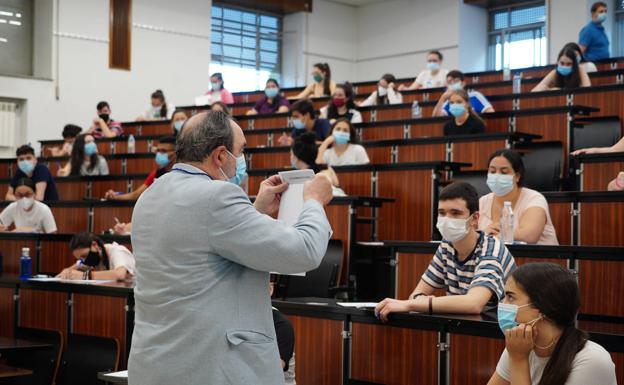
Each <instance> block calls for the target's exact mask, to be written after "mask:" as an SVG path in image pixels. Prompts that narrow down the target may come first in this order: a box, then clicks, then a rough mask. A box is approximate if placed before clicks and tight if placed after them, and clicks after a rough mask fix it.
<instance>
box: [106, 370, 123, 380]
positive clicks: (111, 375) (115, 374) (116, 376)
mask: <svg viewBox="0 0 624 385" xmlns="http://www.w3.org/2000/svg"><path fill="white" fill-rule="evenodd" d="M105 376H106V377H115V378H128V371H127V370H122V371H121V372H113V373H106V374H105Z"/></svg>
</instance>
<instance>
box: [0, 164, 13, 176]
mask: <svg viewBox="0 0 624 385" xmlns="http://www.w3.org/2000/svg"><path fill="white" fill-rule="evenodd" d="M12 167H13V163H7V162H1V163H0V178H10V177H11V175H10V172H9V170H11V169H12Z"/></svg>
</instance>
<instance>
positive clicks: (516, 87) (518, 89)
mask: <svg viewBox="0 0 624 385" xmlns="http://www.w3.org/2000/svg"><path fill="white" fill-rule="evenodd" d="M512 84H513V86H512V88H513V93H514V94H520V93H522V72H516V74H515V75H514V77H513V83H512Z"/></svg>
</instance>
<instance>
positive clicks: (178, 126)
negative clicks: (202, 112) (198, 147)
mask: <svg viewBox="0 0 624 385" xmlns="http://www.w3.org/2000/svg"><path fill="white" fill-rule="evenodd" d="M183 125H184V120H176V121H175V122H173V128H175V130H176V131H177V132H180V130H181V129H182V126H183Z"/></svg>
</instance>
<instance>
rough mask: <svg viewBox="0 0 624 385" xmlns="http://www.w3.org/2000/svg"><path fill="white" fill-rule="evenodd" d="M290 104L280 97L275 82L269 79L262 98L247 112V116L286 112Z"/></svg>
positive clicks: (277, 85)
mask: <svg viewBox="0 0 624 385" xmlns="http://www.w3.org/2000/svg"><path fill="white" fill-rule="evenodd" d="M289 108H290V102H289V101H288V99H286V98H285V97H284V96H282V95H280V88H279V84H278V83H277V80H275V79H269V80H267V81H266V86H265V88H264V97H263V98H262V99H260V100H258V101H257V102H256V104H255V105H254V107H253V108H252V109H251V110H249V111H247V115H257V114H260V115H265V114H274V113H281V112H288V111H289Z"/></svg>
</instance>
